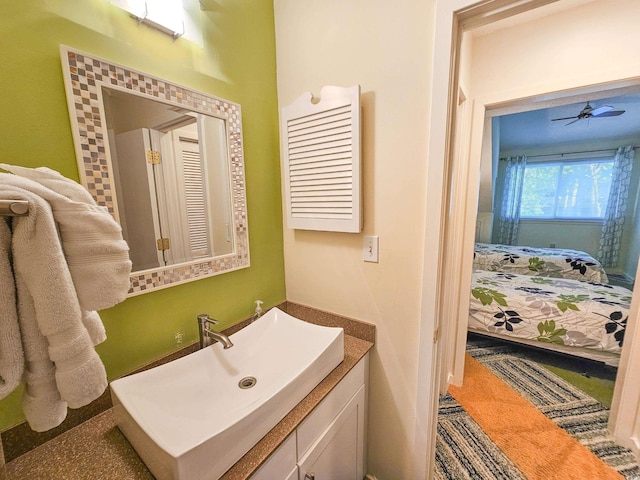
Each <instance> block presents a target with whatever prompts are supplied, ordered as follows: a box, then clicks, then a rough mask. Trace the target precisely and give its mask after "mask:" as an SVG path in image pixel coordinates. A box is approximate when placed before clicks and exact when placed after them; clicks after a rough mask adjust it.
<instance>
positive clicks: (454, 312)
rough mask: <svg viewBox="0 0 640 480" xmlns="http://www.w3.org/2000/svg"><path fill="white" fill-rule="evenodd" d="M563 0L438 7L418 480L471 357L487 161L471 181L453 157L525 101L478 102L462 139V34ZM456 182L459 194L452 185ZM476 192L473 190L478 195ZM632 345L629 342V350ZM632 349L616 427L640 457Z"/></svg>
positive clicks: (636, 356)
mask: <svg viewBox="0 0 640 480" xmlns="http://www.w3.org/2000/svg"><path fill="white" fill-rule="evenodd" d="M556 1H562V0H484V1H481V2H477V1H473V0H445V1H438V2H437V4H436V13H435V41H434V52H433V72H432V79H433V83H432V90H431V112H430V125H429V151H428V153H429V156H428V158H429V163H428V167H427V179H426V192H427V198H426V202H427V205H428V208H427V215H428V217H427V219H426V222H425V225H426V229H425V242H424V253H425V255H424V262H423V284H422V292H421V319H420V333H419V351H418V362H419V364H418V379H417V387H418V390H417V396H416V422H415V434H414V439H415V440H414V452H413V453H414V471H415V478H431V477H432V473H433V469H434V458H435V438H436V427H437V412H438V398H439V393H440V392H441V389H442V387H444V388H445V389H446V385H447V384H449V383H450V382H452V381H455V382H456V383H458V381H459V380H460V379H461V375H462V368H463V360H462V361H461V359H463V356H464V351H462V352H461V351H460V338H461V336H462V334H463V333H464V332H463V330H464V328H463V325H465V324H466V318H463V320H462V322H459V317H458V315H462V316H463V317H464V311H465V306H464V305H465V304H466V309H467V310H468V294H467V293H466V292H468V290H469V288H470V281H471V266H470V265H469V264H468V263H469V262H471V260H470V258H471V256H472V252H473V250H472V248H473V238H474V236H475V215H476V211H474V210H473V209H474V208H476V209H477V193H478V185H477V180H478V178H477V177H478V176H479V168H480V161H479V158H477V159H476V160H473V155H471V157H470V158H468V159H464V161H463V162H466V166H465V167H464V168H463V169H462V170H463V172H464V173H466V175H465V174H461V173H460V172H461V168H460V167H461V165H460V162H461V160H460V158H459V157H458V159H457V161H456V160H454V158H453V157H454V156H453V155H452V153H453V151H454V146H455V145H456V138H455V137H456V134H457V135H461V134H462V135H470V140H469V142H470V147H469V148H470V151H471V152H480V149H481V148H482V130H483V128H482V127H481V128H480V129H478V127H477V126H478V125H482V126H484V124H485V118H486V111H487V109H488V108H495V107H499V106H504V105H509V104H515V103H517V101H518V100H519V99H518V98H499V97H496V98H483V99H478V98H476V99H473V106H472V116H473V120H472V122H471V127H470V128H471V132H456V129H455V125H456V124H457V123H459V124H463V125H464V124H465V123H466V122H459V121H457V120H456V110H457V108H456V106H457V93H458V88H459V86H458V70H459V61H460V46H461V40H462V33H463V32H464V31H465V30H468V29H472V28H476V27H479V26H482V25H487V24H491V23H494V22H496V21H498V20H502V19H504V18H507V17H509V16H512V15H515V14H519V13H523V12H525V11H528V10H533V9H536V8H539V7H542V6H544V5H547V4H550V3H555V2H556ZM600 87H601V86H600ZM583 88H584V89H585V90H588V89H589V88H593V87H583ZM544 93H547V92H538V94H537V95H542V94H544ZM574 93H575V90H574ZM567 95H568V94H567ZM511 97H513V92H511ZM526 97H528V98H531V96H530V95H523V96H522V97H521V98H526ZM467 124H468V123H467ZM478 131H479V134H478ZM476 164H477V168H476ZM454 178H455V180H456V184H455V187H454V186H452V179H454ZM460 182H461V183H460ZM473 182H475V183H473ZM468 186H471V187H472V188H471V192H470V191H469V189H468V188H467V187H468ZM474 194H475V197H474ZM432 252H438V254H437V255H438V256H437V262H436V264H435V265H434V264H433V263H431V262H432V260H431V259H432V258H433V253H432ZM467 254H468V255H467ZM467 257H469V258H467ZM461 259H462V261H461ZM465 259H466V260H467V261H468V262H465ZM448 267H452V269H449V268H448ZM639 297H640V295H634V297H633V302H632V305H631V311H630V316H629V317H630V320H629V327H628V332H627V335H628V337H627V338H629V340H631V341H632V342H633V341H634V340H636V339H637V340H638V341H640V327H638V328H635V324H636V323H637V321H634V319H636V320H637V317H638V316H639V314H640V305H639V302H640V298H639ZM461 332H462V333H461ZM630 343H631V342H629V341H627V342H626V345H627V347H628V346H629V344H630ZM630 350H631V349H630V348H626V349H623V355H622V358H621V364H620V371H619V376H618V379H621V380H622V381H619V382H617V384H616V390H615V394H614V403H613V406H612V414H611V420H610V424H609V427H610V430H611V431H612V433H613V434H614V438H615V439H616V441H618V443H620V444H621V445H624V446H627V447H628V448H631V449H632V450H633V451H634V453H636V456H638V453H639V452H640V440H638V439H637V438H635V437H634V436H633V432H634V431H636V430H638V429H640V420H638V421H636V417H638V418H640V414H639V412H638V405H639V403H640V386H638V388H635V387H634V388H623V384H625V383H633V382H624V378H627V377H631V376H632V372H633V373H636V372H637V371H638V369H639V368H640V352H637V353H632V352H630ZM456 358H457V359H458V360H457V361H456ZM454 369H455V370H454ZM622 375H624V376H622ZM623 398H624V401H623V400H622V399H623ZM634 429H636V430H634Z"/></svg>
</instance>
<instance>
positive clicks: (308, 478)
mask: <svg viewBox="0 0 640 480" xmlns="http://www.w3.org/2000/svg"><path fill="white" fill-rule="evenodd" d="M304 480H316V474H315V473H305V474H304Z"/></svg>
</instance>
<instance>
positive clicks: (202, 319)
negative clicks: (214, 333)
mask: <svg viewBox="0 0 640 480" xmlns="http://www.w3.org/2000/svg"><path fill="white" fill-rule="evenodd" d="M198 323H199V324H201V325H205V324H207V323H210V324H212V325H216V324H218V323H220V322H219V321H218V320H216V319H215V318H211V317H210V316H209V314H208V313H201V314H200V315H198Z"/></svg>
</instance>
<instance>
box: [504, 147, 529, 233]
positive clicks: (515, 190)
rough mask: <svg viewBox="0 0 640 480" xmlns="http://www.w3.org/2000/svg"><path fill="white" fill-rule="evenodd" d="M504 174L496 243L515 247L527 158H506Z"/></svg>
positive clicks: (522, 156) (521, 156) (523, 156)
mask: <svg viewBox="0 0 640 480" xmlns="http://www.w3.org/2000/svg"><path fill="white" fill-rule="evenodd" d="M505 161H506V162H507V164H506V167H505V174H504V177H505V178H504V190H503V191H502V206H501V208H500V216H499V217H498V243H502V244H505V245H515V243H516V240H517V238H518V224H519V223H520V202H521V199H522V185H523V183H524V168H525V166H526V165H527V157H526V156H525V155H520V156H517V157H507V159H506V160H505Z"/></svg>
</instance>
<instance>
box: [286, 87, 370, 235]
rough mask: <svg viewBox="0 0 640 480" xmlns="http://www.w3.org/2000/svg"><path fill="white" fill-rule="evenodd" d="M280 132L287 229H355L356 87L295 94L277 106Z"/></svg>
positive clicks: (358, 223)
mask: <svg viewBox="0 0 640 480" xmlns="http://www.w3.org/2000/svg"><path fill="white" fill-rule="evenodd" d="M280 131H281V136H282V142H281V148H282V176H283V185H284V190H285V205H286V217H287V226H288V228H292V229H300V230H322V231H330V232H348V233H358V232H360V231H361V230H362V188H361V160H360V158H361V157H360V87H359V86H358V85H356V86H353V87H347V88H343V87H334V86H326V87H323V88H322V90H321V91H320V99H319V101H317V102H315V103H314V102H313V96H312V95H311V93H305V94H303V95H301V96H300V97H298V99H297V100H295V101H294V102H293V103H292V104H291V105H288V106H286V107H283V108H282V110H281V114H280Z"/></svg>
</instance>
